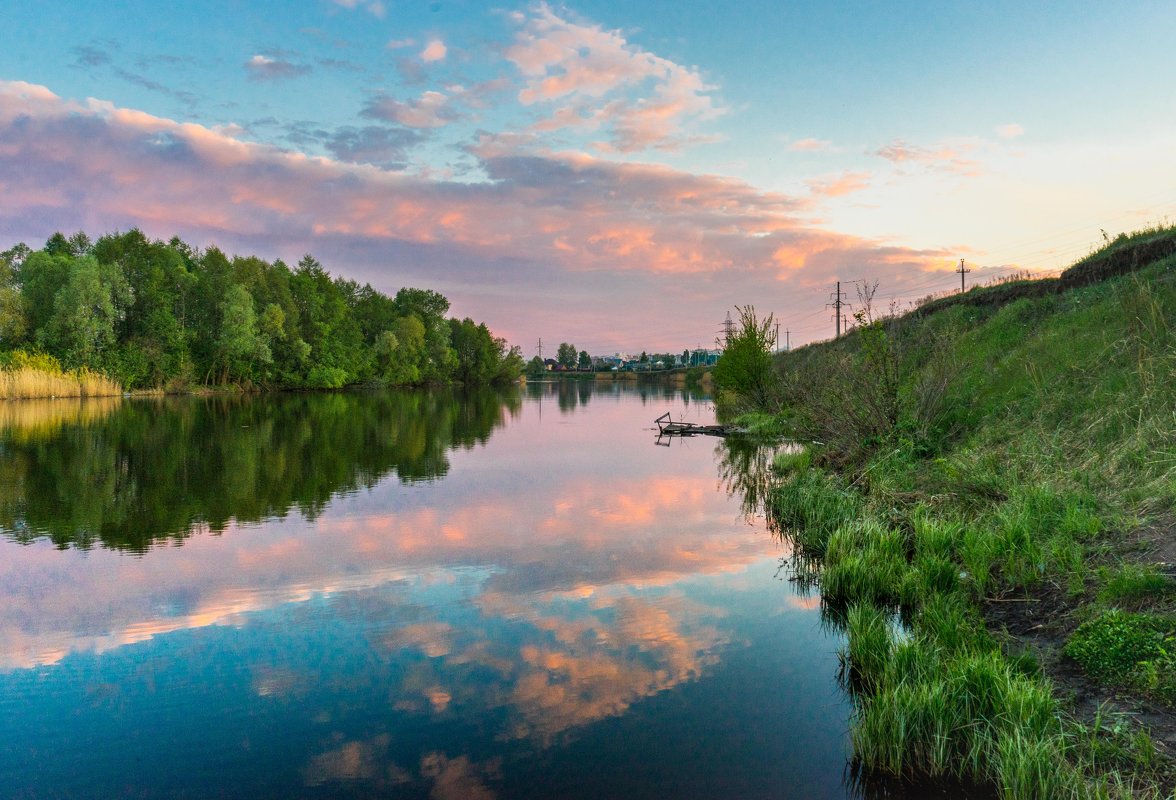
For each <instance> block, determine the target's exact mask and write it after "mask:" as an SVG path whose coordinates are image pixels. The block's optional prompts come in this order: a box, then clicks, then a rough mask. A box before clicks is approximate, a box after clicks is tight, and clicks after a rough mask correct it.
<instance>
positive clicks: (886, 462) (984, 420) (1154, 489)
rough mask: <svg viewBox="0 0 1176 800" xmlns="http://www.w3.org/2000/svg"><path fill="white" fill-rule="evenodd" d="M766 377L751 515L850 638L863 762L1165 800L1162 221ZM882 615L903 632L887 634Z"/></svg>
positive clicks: (872, 767)
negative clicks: (759, 494) (771, 485)
mask: <svg viewBox="0 0 1176 800" xmlns="http://www.w3.org/2000/svg"><path fill="white" fill-rule="evenodd" d="M861 322H862V324H861V325H860V326H859V327H858V328H857V329H855V330H854V331H853V332H852V333H850V334H849V335H847V336H845V337H842V338H841V339H839V340H836V341H833V342H827V343H822V344H818V345H813V346H809V347H804V348H799V349H797V350H795V351H793V352H791V353H788V354H785V355H783V356H782V357H781V358H779V359H778V361H777V362H776V365H775V366H776V368H777V370H778V373H779V384H778V387H777V392H776V395H775V398H774V402H775V406H774V408H772V409H769V410H771V411H773V412H774V413H776V414H777V415H778V418H779V422H780V424H781V425H782V427H784V428H785V430H787V431H788V432H790V434H791V435H793V436H794V437H795V438H796V439H797V440H799V441H801V442H805V443H808V448H807V451H806V452H805V453H804V454H803V455H800V456H797V455H789V456H787V457H785V458H783V459H782V460H781V461H780V462H779V463H778V465H777V467H778V471H779V476H778V485H777V488H776V489H775V492H774V494H773V496H772V502H771V506H772V507H771V509H770V511H771V516H772V517H773V519H774V521H775V523H776V525H777V526H778V527H779V530H780V532H781V535H782V536H784V537H785V538H787V539H789V540H790V541H791V542H792V544H793V546H794V550H795V552H796V563H797V568H798V569H800V570H802V571H809V572H810V573H811V574H813V575H815V576H816V577H817V580H818V581H819V585H820V588H821V592H822V596H823V600H824V604H825V607H826V610H827V612H828V614H829V617H830V618H831V619H832V620H834V621H835V622H836V623H837V624H840V625H844V626H845V628H846V630H847V633H848V637H849V638H848V645H847V651H846V653H845V663H846V682H847V686H848V688H849V689H850V691H851V692H852V693H853V695H854V697H855V701H856V707H857V713H856V715H855V720H854V726H853V732H852V736H853V743H854V749H855V755H856V758H857V760H858V762H859V766H860V767H861V768H862V769H863V770H865V771H875V772H878V773H882V774H886V775H891V776H899V777H901V778H903V779H907V780H917V781H919V782H922V783H927V782H931V783H941V784H950V785H953V786H959V785H961V784H963V785H969V784H971V785H978V786H981V787H988V788H989V789H993V788H995V790H996V791H997V792H998V793H999V795H1000V796H1002V797H1071V796H1076V797H1087V796H1089V797H1105V796H1111V797H1115V796H1165V797H1166V796H1169V794H1170V793H1171V791H1172V787H1173V775H1174V774H1176V773H1174V771H1173V769H1172V759H1171V757H1170V754H1174V753H1176V716H1174V715H1173V711H1172V709H1173V703H1176V582H1174V581H1173V579H1172V577H1171V575H1172V574H1173V573H1174V572H1176V567H1174V566H1173V563H1176V526H1174V524H1173V519H1174V516H1173V508H1174V507H1176V230H1173V229H1159V230H1151V231H1145V232H1141V233H1139V234H1135V235H1132V236H1121V237H1119V238H1118V239H1116V240H1115V241H1114V242H1111V243H1109V244H1108V246H1107V247H1106V248H1104V249H1102V250H1100V251H1099V252H1096V253H1094V254H1092V255H1091V256H1089V257H1087V258H1086V259H1083V260H1082V261H1080V262H1079V263H1077V264H1075V265H1074V266H1073V267H1071V268H1070V269H1068V270H1066V271H1065V272H1064V273H1062V275H1061V276H1060V277H1058V278H1054V279H1047V280H1036V281H1019V282H1014V283H1007V284H1003V285H998V286H991V287H983V288H976V289H973V290H972V291H970V292H967V293H964V294H960V295H957V296H954V297H948V298H943V299H940V300H937V301H934V302H931V303H928V304H926V305H923V306H922V307H920V308H918V309H917V310H915V311H912V312H910V313H908V314H906V315H904V316H901V317H896V318H890V319H884V320H881V321H875V322H872V323H871V322H869V320H868V319H865V318H863V319H862V320H861ZM896 621H900V622H901V623H902V624H901V625H895V622H896Z"/></svg>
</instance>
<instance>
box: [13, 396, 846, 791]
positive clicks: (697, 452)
mask: <svg viewBox="0 0 1176 800" xmlns="http://www.w3.org/2000/svg"><path fill="white" fill-rule="evenodd" d="M666 411H669V412H671V413H672V414H673V416H674V418H675V419H679V418H682V419H686V420H690V421H696V422H711V421H713V410H712V408H711V406H710V404H709V403H708V402H707V401H706V400H705V398H702V397H699V396H695V395H692V394H691V393H690V392H688V391H683V390H681V389H670V388H661V387H651V386H647V385H642V386H635V385H630V384H627V385H620V384H615V385H614V384H604V385H594V384H592V383H578V384H577V383H564V384H537V385H531V386H528V387H527V388H525V389H522V390H512V391H511V392H507V393H495V392H490V391H482V392H474V393H470V394H465V395H463V394H461V393H457V392H448V391H436V392H425V391H415V392H354V393H336V394H296V395H269V396H260V397H218V398H177V399H143V400H138V399H136V400H121V401H119V400H106V401H90V402H81V401H69V400H58V401H44V402H28V403H24V404H21V403H11V402H10V403H7V404H5V405H2V406H0V531H2V534H3V535H2V536H0V796H4V797H20V798H34V797H36V798H41V797H135V798H164V797H167V798H173V797H176V798H178V797H223V798H238V797H240V798H260V797H405V798H417V797H419V798H426V797H428V798H440V799H442V800H444V799H445V798H475V799H477V798H548V797H560V798H605V797H623V798H667V797H672V798H758V797H764V798H767V797H772V798H780V797H784V798H836V797H848V796H853V794H854V790H853V789H852V787H851V786H850V785H849V784H850V783H851V782H850V780H849V779H848V778H847V769H846V763H847V757H848V754H849V742H848V736H847V728H848V717H849V711H850V709H849V702H848V700H847V698H846V696H845V693H844V692H843V691H842V689H841V688H840V686H839V684H838V681H837V671H838V659H837V650H838V648H839V647H840V646H841V643H842V640H841V638H840V634H838V633H837V632H835V631H832V630H830V629H829V628H828V626H826V625H823V624H822V621H821V615H820V607H819V598H818V597H817V596H815V595H809V594H806V593H805V592H804V591H803V590H802V589H801V588H799V587H798V586H797V585H796V584H795V583H794V582H791V581H789V580H788V576H789V574H790V573H789V570H788V565H787V561H788V556H789V553H788V551H787V548H786V546H785V545H784V544H782V543H781V541H780V540H779V539H778V538H777V537H775V536H773V535H772V534H771V533H770V532H769V531H768V530H767V526H766V525H765V523H764V520H763V519H762V516H760V515H758V514H756V513H755V501H756V487H757V485H758V481H759V475H758V474H757V473H756V470H755V469H754V467H756V466H757V465H758V467H760V468H762V466H763V464H764V463H766V459H767V456H765V454H764V453H763V452H762V451H758V450H756V449H755V448H748V447H743V446H740V445H738V444H734V443H731V444H728V443H724V442H723V441H722V440H719V439H714V438H709V437H698V438H694V439H677V440H673V441H669V442H662V443H661V444H662V445H667V444H668V445H669V446H659V444H658V442H656V441H655V438H656V437H655V431H653V430H651V428H652V427H653V426H652V423H653V420H654V419H655V418H656V417H658V416H659V415H661V414H663V413H665V412H666Z"/></svg>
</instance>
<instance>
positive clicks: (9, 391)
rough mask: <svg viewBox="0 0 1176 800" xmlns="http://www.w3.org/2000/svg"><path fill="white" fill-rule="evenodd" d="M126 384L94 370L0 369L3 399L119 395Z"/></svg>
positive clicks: (0, 392) (0, 391)
mask: <svg viewBox="0 0 1176 800" xmlns="http://www.w3.org/2000/svg"><path fill="white" fill-rule="evenodd" d="M122 393H123V390H122V387H121V386H119V385H118V384H117V383H115V382H114V381H112V380H110V378H107V377H106V376H105V375H101V374H99V373H97V372H91V371H90V370H85V369H82V370H72V371H64V370H62V371H58V372H54V371H51V370H47V369H39V368H36V367H16V368H13V369H4V370H0V399H4V400H29V399H43V398H49V397H117V396H120V395H122Z"/></svg>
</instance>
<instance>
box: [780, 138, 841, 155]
mask: <svg viewBox="0 0 1176 800" xmlns="http://www.w3.org/2000/svg"><path fill="white" fill-rule="evenodd" d="M788 149H789V150H792V151H793V152H796V153H822V152H825V151H828V150H831V149H833V143H832V142H830V141H829V140H828V139H797V140H796V141H795V142H793V143H792V144H790V145H788Z"/></svg>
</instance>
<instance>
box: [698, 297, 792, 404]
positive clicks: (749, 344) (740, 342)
mask: <svg viewBox="0 0 1176 800" xmlns="http://www.w3.org/2000/svg"><path fill="white" fill-rule="evenodd" d="M737 308H738V311H739V327H738V329H737V330H736V331H735V333H734V334H732V336H731V338H730V339H728V341H727V347H726V349H725V350H724V351H723V355H722V356H721V357H720V358H719V361H718V363H717V364H715V370H714V379H715V386H716V387H718V388H719V389H721V390H727V391H731V392H734V393H736V394H737V395H739V396H740V397H742V398H744V399H745V400H746V401H748V402H749V403H751V404H752V405H754V406H755V407H758V408H768V407H770V406H771V405H772V404H773V403H774V402H775V401H776V399H777V398H778V396H779V385H780V376H779V375H778V374H777V372H776V370H775V368H774V367H773V366H772V344H773V341H774V340H773V335H772V327H773V324H774V323H773V321H772V315H771V314H769V315H768V316H767V318H766V319H763V320H761V319H758V318H757V317H756V314H755V308H754V307H753V306H743V307H738V306H737Z"/></svg>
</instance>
